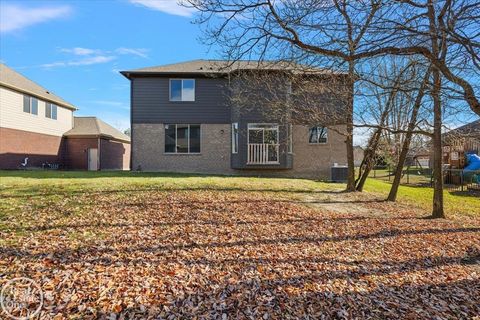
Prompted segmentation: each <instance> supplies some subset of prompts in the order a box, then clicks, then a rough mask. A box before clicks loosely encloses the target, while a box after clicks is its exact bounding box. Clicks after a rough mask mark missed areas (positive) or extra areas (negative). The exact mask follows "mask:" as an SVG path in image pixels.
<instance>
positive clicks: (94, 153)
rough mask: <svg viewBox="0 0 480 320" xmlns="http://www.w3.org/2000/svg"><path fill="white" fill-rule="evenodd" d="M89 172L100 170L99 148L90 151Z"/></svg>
mask: <svg viewBox="0 0 480 320" xmlns="http://www.w3.org/2000/svg"><path fill="white" fill-rule="evenodd" d="M88 170H89V171H97V170H98V149H97V148H90V149H88Z"/></svg>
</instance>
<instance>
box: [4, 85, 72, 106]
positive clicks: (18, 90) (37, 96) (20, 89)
mask: <svg viewBox="0 0 480 320" xmlns="http://www.w3.org/2000/svg"><path fill="white" fill-rule="evenodd" d="M0 87H4V88H7V89H12V90H15V91H17V92H20V93H26V94H29V95H31V96H34V97H36V98H37V99H40V100H46V101H48V102H52V103H54V104H56V105H59V106H61V107H64V108H67V109H70V110H73V111H76V110H78V108H77V107H75V106H74V105H73V104H68V103H67V104H65V103H63V102H58V101H55V100H54V99H47V98H45V97H42V96H39V95H38V94H36V93H33V92H31V91H28V90H25V89H22V88H19V87H17V86H12V85H10V84H7V83H4V82H0Z"/></svg>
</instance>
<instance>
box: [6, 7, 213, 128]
mask: <svg viewBox="0 0 480 320" xmlns="http://www.w3.org/2000/svg"><path fill="white" fill-rule="evenodd" d="M192 19H193V17H192V12H191V11H189V10H188V9H187V8H183V7H180V6H178V5H177V4H176V1H175V0H83V1H62V0H50V1H41V0H38V1H36V0H23V1H14V0H11V1H10V0H0V60H1V61H2V62H3V63H5V64H7V65H8V66H9V67H11V68H13V69H15V70H17V71H18V72H20V73H22V74H23V75H25V76H26V77H28V78H30V79H32V80H33V81H35V82H37V83H39V84H40V85H42V86H44V87H45V88H47V89H49V90H51V91H52V92H54V93H56V94H57V95H59V96H61V97H62V98H64V99H65V100H67V101H69V102H71V103H73V104H74V105H76V106H77V107H78V108H79V110H78V111H77V112H76V115H82V116H85V115H95V116H98V117H100V118H101V119H103V120H104V121H107V122H108V123H110V124H112V125H113V126H115V127H117V128H119V129H122V130H123V129H126V128H128V127H129V81H128V80H127V79H126V78H124V77H123V76H122V75H120V74H119V73H118V71H119V70H128V69H135V68H141V67H146V66H152V65H161V64H167V63H172V62H177V61H183V60H191V59H198V58H214V57H215V55H214V50H213V49H212V48H209V47H207V46H204V45H202V44H201V43H200V41H199V40H198V38H199V37H200V36H201V32H200V29H199V26H197V25H194V24H192V22H191V21H192Z"/></svg>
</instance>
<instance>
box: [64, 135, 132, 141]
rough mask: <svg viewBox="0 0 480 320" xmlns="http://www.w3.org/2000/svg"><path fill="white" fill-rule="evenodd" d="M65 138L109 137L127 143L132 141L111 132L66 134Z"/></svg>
mask: <svg viewBox="0 0 480 320" xmlns="http://www.w3.org/2000/svg"><path fill="white" fill-rule="evenodd" d="M63 136H64V137H65V138H67V139H68V138H80V139H91V138H108V139H109V140H115V141H121V142H125V143H131V140H127V139H121V138H117V137H114V136H111V135H109V134H103V133H102V134H64V135H63Z"/></svg>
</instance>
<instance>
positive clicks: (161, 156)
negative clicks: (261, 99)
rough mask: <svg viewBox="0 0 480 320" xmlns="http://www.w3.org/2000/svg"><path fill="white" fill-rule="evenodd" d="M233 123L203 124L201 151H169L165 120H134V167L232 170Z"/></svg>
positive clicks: (181, 170)
mask: <svg viewBox="0 0 480 320" xmlns="http://www.w3.org/2000/svg"><path fill="white" fill-rule="evenodd" d="M230 126H231V125H230V124H202V125H201V126H200V131H201V132H200V136H201V142H200V149H201V150H200V152H201V153H200V154H166V153H165V152H164V150H165V128H164V125H163V124H133V128H132V131H133V132H132V170H137V169H138V168H139V167H141V169H142V170H144V171H164V172H192V173H193V172H197V173H219V174H231V173H234V170H233V169H231V168H230V154H231V153H230Z"/></svg>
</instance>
